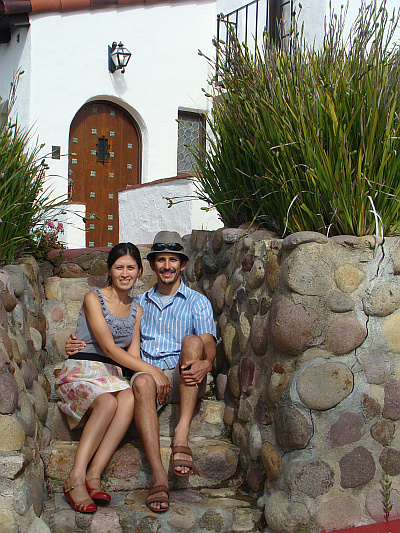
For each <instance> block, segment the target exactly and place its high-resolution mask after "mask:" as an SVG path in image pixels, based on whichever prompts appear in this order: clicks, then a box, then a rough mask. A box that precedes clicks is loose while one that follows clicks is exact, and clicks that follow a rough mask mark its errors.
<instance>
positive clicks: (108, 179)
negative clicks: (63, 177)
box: [68, 102, 140, 248]
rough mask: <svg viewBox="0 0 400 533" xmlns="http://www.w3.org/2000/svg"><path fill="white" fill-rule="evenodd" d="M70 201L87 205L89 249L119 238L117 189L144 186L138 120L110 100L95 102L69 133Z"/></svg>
mask: <svg viewBox="0 0 400 533" xmlns="http://www.w3.org/2000/svg"><path fill="white" fill-rule="evenodd" d="M68 178H69V179H68V184H69V199H70V201H72V202H83V203H85V204H86V246H87V247H88V248H92V247H97V246H114V245H115V244H117V243H118V240H119V227H118V194H117V190H118V189H122V188H125V187H128V186H132V185H136V184H137V183H139V178H140V139H139V134H138V129H137V127H136V124H135V123H134V122H133V119H132V118H131V117H130V116H129V115H128V114H127V113H126V111H124V110H123V109H122V108H121V107H119V106H117V105H115V104H112V103H110V102H90V103H88V104H85V105H84V106H83V107H81V109H80V110H79V111H78V113H77V114H76V115H75V117H74V119H73V121H72V123H71V128H70V135H69V170H68Z"/></svg>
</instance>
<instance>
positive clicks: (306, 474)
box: [287, 460, 334, 498]
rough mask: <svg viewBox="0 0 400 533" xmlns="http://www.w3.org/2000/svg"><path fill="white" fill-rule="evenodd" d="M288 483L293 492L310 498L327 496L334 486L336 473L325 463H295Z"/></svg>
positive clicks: (316, 461) (290, 468)
mask: <svg viewBox="0 0 400 533" xmlns="http://www.w3.org/2000/svg"><path fill="white" fill-rule="evenodd" d="M287 477H288V481H289V485H290V487H291V490H294V491H299V492H303V493H304V494H306V495H307V496H309V497H310V498H316V497H317V496H321V495H322V494H326V493H327V492H328V491H329V489H330V488H331V487H332V485H333V481H334V473H333V470H332V469H331V467H330V466H329V465H328V464H327V463H325V462H324V461H318V460H309V461H293V463H292V464H291V466H290V467H289V472H288V476H287Z"/></svg>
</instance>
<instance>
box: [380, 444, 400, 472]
mask: <svg viewBox="0 0 400 533" xmlns="http://www.w3.org/2000/svg"><path fill="white" fill-rule="evenodd" d="M379 463H380V465H381V467H382V470H383V471H384V472H386V473H387V474H389V476H398V475H399V474H400V451H399V450H395V449H394V448H389V447H386V448H384V449H383V450H382V451H381V454H380V456H379Z"/></svg>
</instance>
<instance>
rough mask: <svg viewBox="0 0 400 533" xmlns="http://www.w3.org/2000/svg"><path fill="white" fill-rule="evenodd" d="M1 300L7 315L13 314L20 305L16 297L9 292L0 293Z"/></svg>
mask: <svg viewBox="0 0 400 533" xmlns="http://www.w3.org/2000/svg"><path fill="white" fill-rule="evenodd" d="M0 298H1V301H2V303H3V306H4V309H5V310H6V311H7V313H11V312H12V311H13V310H14V308H15V306H16V305H17V303H18V300H17V299H16V297H15V296H14V295H12V294H9V293H8V292H2V293H0Z"/></svg>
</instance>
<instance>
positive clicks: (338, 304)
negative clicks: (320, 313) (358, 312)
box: [326, 292, 354, 313]
mask: <svg viewBox="0 0 400 533" xmlns="http://www.w3.org/2000/svg"><path fill="white" fill-rule="evenodd" d="M326 305H327V307H328V309H330V310H331V311H332V312H333V313H347V312H348V311H352V310H353V309H354V300H353V299H352V298H351V297H350V296H348V295H347V294H343V293H341V292H332V293H330V294H329V295H328V297H327V299H326Z"/></svg>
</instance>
